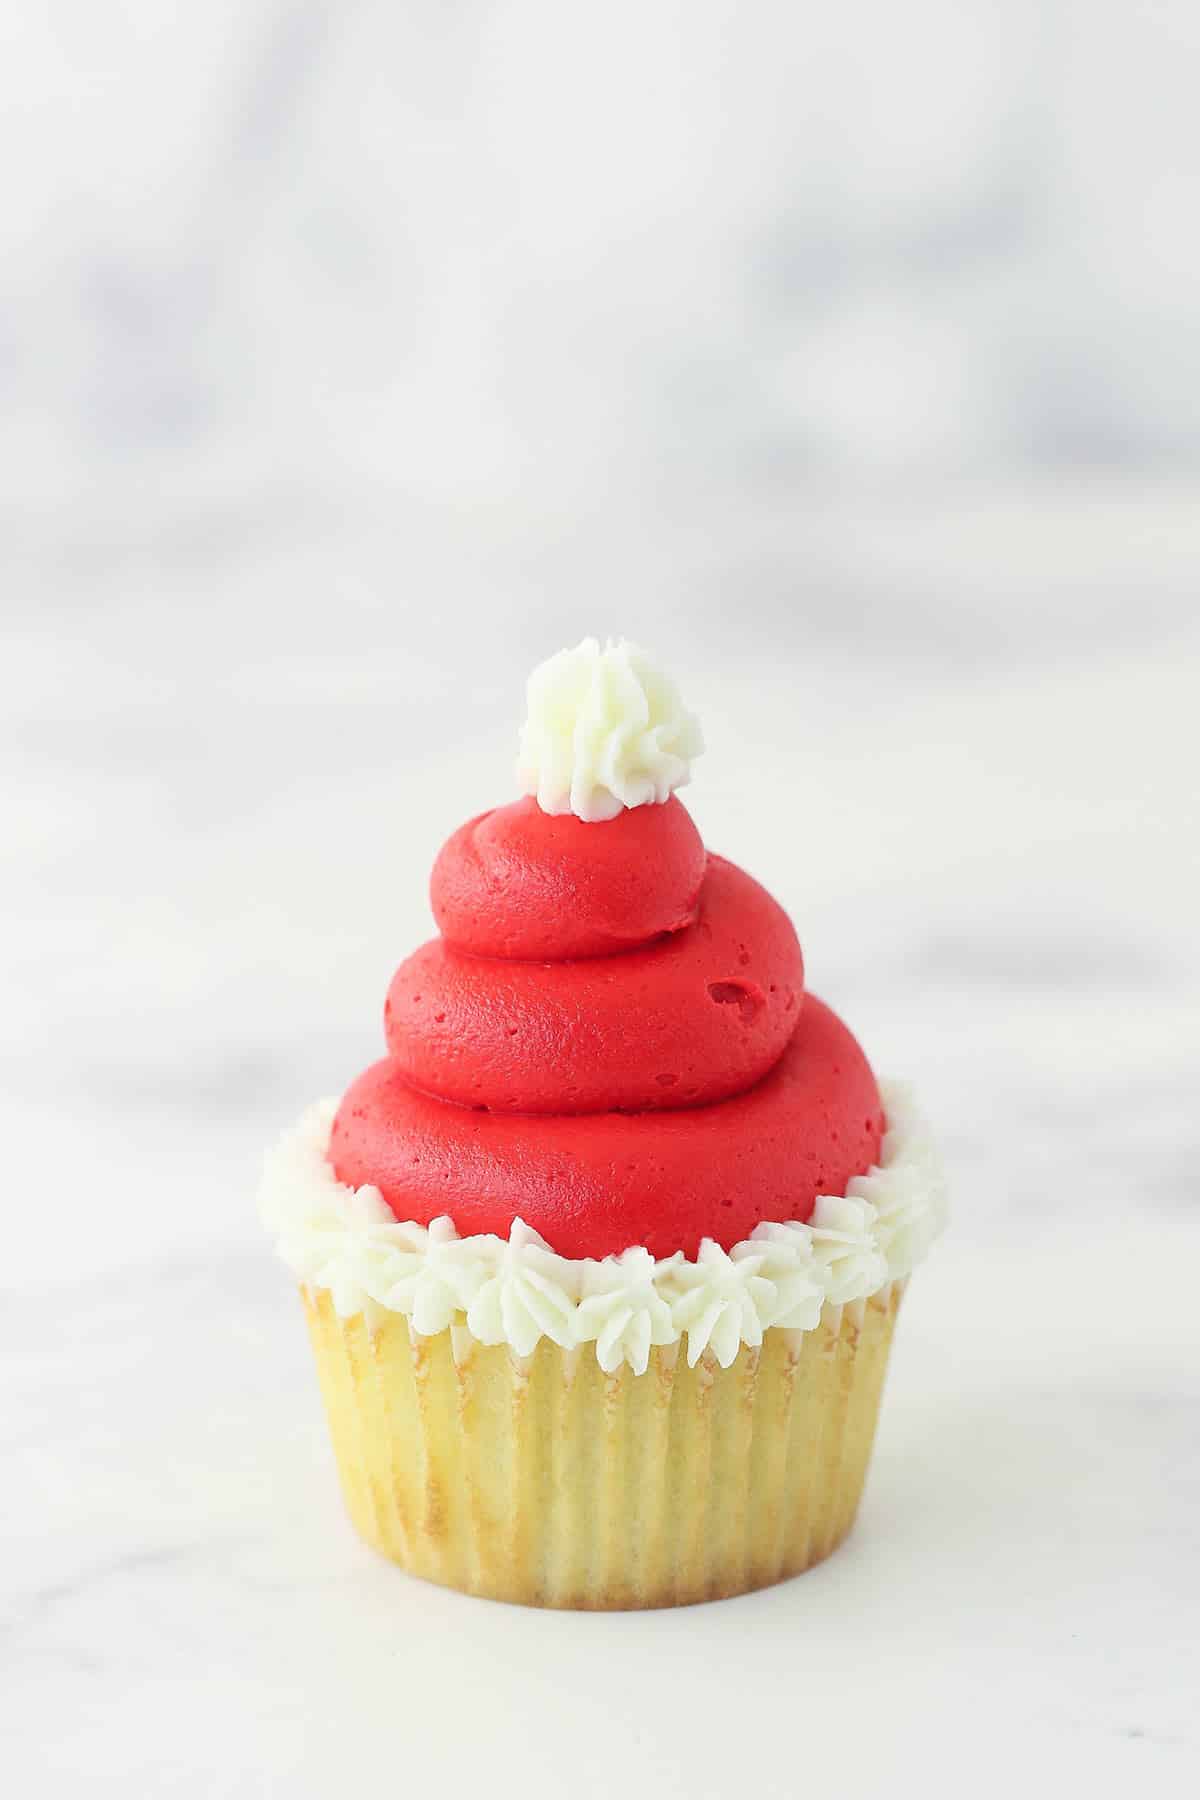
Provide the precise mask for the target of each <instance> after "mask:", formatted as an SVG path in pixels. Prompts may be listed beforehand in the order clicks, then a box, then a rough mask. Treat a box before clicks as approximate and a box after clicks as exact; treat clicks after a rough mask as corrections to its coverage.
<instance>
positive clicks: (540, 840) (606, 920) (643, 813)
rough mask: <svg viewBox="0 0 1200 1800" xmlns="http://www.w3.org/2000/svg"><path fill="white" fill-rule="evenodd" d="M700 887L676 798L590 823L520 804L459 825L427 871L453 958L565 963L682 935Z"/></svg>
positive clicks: (694, 844)
mask: <svg viewBox="0 0 1200 1800" xmlns="http://www.w3.org/2000/svg"><path fill="white" fill-rule="evenodd" d="M703 879H704V845H703V844H702V843H701V841H700V833H699V832H698V831H697V830H696V827H695V826H694V825H693V823H692V821H691V819H690V818H689V816H688V814H687V813H686V812H685V811H684V809H683V807H682V806H681V805H680V804H679V801H678V800H676V799H674V798H672V799H670V800H668V801H667V802H666V803H665V805H663V806H636V807H634V808H633V809H632V811H629V812H623V813H620V814H618V816H617V817H616V818H615V819H609V820H606V821H605V822H604V823H603V824H596V825H585V824H584V822H583V820H582V819H577V818H576V817H575V816H574V814H573V813H566V814H564V815H563V816H561V817H554V818H552V817H551V816H550V815H549V814H547V813H544V812H542V810H541V808H540V807H539V806H538V804H537V801H536V800H533V799H525V800H518V801H516V802H515V803H514V804H513V805H512V806H499V807H497V808H496V810H495V811H494V812H487V813H481V814H480V816H479V818H477V819H470V820H468V822H467V824H465V825H463V826H460V828H459V829H458V830H457V831H456V832H455V833H454V836H453V837H452V838H451V839H450V840H449V841H448V843H446V844H445V845H443V847H442V849H441V851H440V852H439V854H438V859H437V861H436V862H435V863H434V865H433V876H432V879H431V880H430V884H429V897H430V899H431V901H432V902H433V916H434V918H435V919H436V920H437V927H438V930H439V931H440V932H441V934H442V936H443V937H444V938H445V939H446V942H447V943H448V944H453V945H454V947H455V948H456V949H458V950H469V951H471V952H473V953H474V955H476V956H504V957H526V958H529V957H532V958H545V959H549V960H551V961H554V962H561V961H563V960H564V959H565V958H567V957H572V956H604V955H608V954H611V953H612V952H614V951H617V950H628V949H630V948H632V947H633V946H635V945H637V944H645V943H648V942H649V941H650V939H651V938H655V937H659V936H660V935H661V934H662V933H663V932H665V931H681V930H682V929H683V928H684V926H685V925H690V924H691V922H692V920H693V919H694V918H695V916H696V901H697V899H698V897H699V893H700V883H701V881H702V880H703Z"/></svg>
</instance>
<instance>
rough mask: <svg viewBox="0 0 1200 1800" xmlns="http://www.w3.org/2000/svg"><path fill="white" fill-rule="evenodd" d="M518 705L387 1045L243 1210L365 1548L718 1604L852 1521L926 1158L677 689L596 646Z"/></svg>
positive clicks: (554, 665) (618, 648) (475, 1571)
mask: <svg viewBox="0 0 1200 1800" xmlns="http://www.w3.org/2000/svg"><path fill="white" fill-rule="evenodd" d="M528 702H529V711H528V718H527V720H526V723H525V726H524V729H523V731H522V734H521V753H520V761H519V778H520V782H521V786H522V788H523V790H524V797H523V798H521V799H518V800H516V801H515V802H512V803H510V804H507V805H502V806H500V807H497V808H496V809H495V810H493V811H491V812H485V813H481V814H480V815H479V817H477V818H474V819H471V820H470V821H468V823H467V824H465V825H463V826H461V827H460V828H459V829H458V830H457V831H456V832H454V834H453V835H452V836H451V837H450V838H449V840H448V841H447V842H446V844H445V846H444V847H443V849H442V850H441V852H440V854H439V855H438V858H437V861H436V863H435V865H434V869H433V876H432V882H431V899H432V905H433V913H434V917H435V919H436V922H437V926H438V931H439V935H438V936H437V937H436V938H434V939H433V940H432V941H431V942H430V943H428V944H426V945H424V946H423V947H422V948H421V949H419V950H417V951H416V952H415V953H414V954H413V955H412V956H410V957H409V958H408V959H407V961H405V962H403V963H401V965H400V967H399V969H398V970H397V972H396V975H395V977H394V979H393V981H392V984H391V987H390V990H389V992H388V995H387V1001H386V1005H385V1008H384V1031H385V1038H386V1046H387V1054H386V1055H385V1056H384V1057H383V1059H382V1060H381V1061H379V1062H377V1063H375V1064H374V1065H373V1066H372V1067H371V1068H369V1069H368V1070H367V1071H366V1072H365V1074H362V1075H360V1076H359V1077H358V1079H357V1080H356V1081H354V1082H353V1083H352V1085H351V1086H350V1088H349V1089H348V1090H347V1092H346V1094H345V1096H344V1097H343V1098H342V1099H341V1100H340V1101H330V1102H327V1103H325V1104H323V1105H319V1106H317V1107H315V1108H314V1109H313V1110H312V1111H311V1112H309V1113H308V1114H307V1115H306V1116H305V1117H304V1119H303V1120H302V1121H301V1122H300V1124H299V1125H298V1126H297V1127H296V1128H295V1129H294V1130H293V1131H291V1132H289V1133H288V1134H287V1136H286V1137H285V1138H284V1140H283V1142H282V1143H281V1144H280V1146H279V1147H278V1149H277V1150H275V1151H274V1152H273V1153H272V1154H271V1155H270V1156H269V1158H268V1160H267V1167H266V1172H265V1176H264V1182H263V1191H262V1208H263V1213H264V1216H265V1218H266V1219H267V1221H268V1224H269V1226H270V1228H271V1229H272V1231H273V1232H274V1234H275V1236H276V1239H277V1243H278V1248H279V1252H280V1254H281V1256H282V1258H283V1260H284V1262H285V1263H286V1264H287V1265H288V1267H289V1268H290V1269H291V1271H292V1273H293V1275H294V1277H295V1278H296V1280H297V1282H298V1283H299V1287H300V1292H301V1295H302V1297H303V1303H304V1309H305V1312H306V1314H307V1318H308V1325H309V1330H310V1333H311V1337H312V1344H313V1349H314V1352H315V1356H316V1363H317V1372H318V1375H319V1378H320V1383H321V1389H322V1393H323V1396H324V1402H325V1410H326V1413H327V1415H328V1420H329V1429H330V1434H331V1437H332V1440H333V1449H334V1454H335V1457H336V1460H337V1465H338V1469H339V1472H340V1475H341V1481H342V1487H343V1491H344V1494H345V1500H346V1506H347V1509H348V1511H349V1514H350V1517H351V1519H352V1521H353V1523H354V1525H355V1526H356V1528H357V1530H358V1531H359V1532H360V1533H361V1535H362V1536H363V1537H364V1538H365V1539H366V1540H367V1542H368V1543H369V1544H371V1545H373V1546H374V1547H375V1548H376V1549H377V1550H379V1551H381V1552H382V1554H383V1555H384V1556H386V1557H389V1558H391V1559H392V1560H393V1561H394V1562H397V1563H399V1564H401V1565H402V1566H403V1567H404V1568H405V1569H407V1570H408V1571H410V1572H411V1573H412V1574H415V1575H420V1576H423V1577H425V1578H426V1579H428V1580H430V1581H435V1582H440V1583H443V1584H445V1585H448V1586H451V1587H455V1588H460V1589H462V1590H463V1591H465V1592H467V1593H471V1594H479V1595H486V1596H488V1597H490V1598H493V1599H499V1600H510V1601H518V1602H522V1603H525V1604H528V1605H536V1606H557V1607H580V1608H619V1607H652V1606H670V1605H680V1604H684V1603H687V1602H691V1601H698V1600H710V1599H716V1598H719V1597H722V1596H725V1595H731V1594H738V1593H742V1592H745V1591H746V1590H748V1589H751V1588H757V1587H762V1586H765V1585H767V1584H768V1583H770V1582H774V1581H779V1580H781V1579H783V1578H784V1577H787V1576H791V1575H795V1574H798V1573H799V1572H800V1571H801V1570H804V1569H807V1568H810V1567H811V1566H812V1565H813V1564H814V1563H817V1562H820V1561H821V1559H822V1558H823V1557H825V1556H828V1555H829V1553H830V1551H831V1550H833V1549H835V1548H836V1546H837V1545H838V1544H839V1543H840V1542H841V1541H842V1539H843V1538H844V1537H845V1535H846V1533H847V1532H848V1531H849V1530H850V1527H851V1525H852V1524H853V1521H854V1516H855V1512H856V1510H857V1507H858V1503H859V1498H860V1495H861V1493H862V1488H863V1482H864V1479H865V1476H866V1471H867V1464H868V1461H869V1458H870V1453H871V1444H872V1440H873V1437H874V1433H875V1421H876V1415H877V1412H878V1408H879V1399H880V1393H881V1390H882V1386H883V1378H884V1371H885V1369H886V1366H887V1359H888V1353H889V1349H890V1345H891V1340H892V1333H893V1330H894V1328H895V1323H896V1315H897V1312H898V1309H899V1306H900V1300H901V1296H902V1295H903V1293H904V1291H905V1288H906V1285H907V1281H908V1277H909V1273H910V1271H911V1270H912V1268H913V1267H914V1265H915V1264H916V1263H917V1262H918V1261H919V1260H920V1258H921V1257H922V1256H923V1255H924V1253H925V1251H926V1250H927V1249H928V1247H929V1245H930V1244H931V1242H932V1241H933V1239H934V1237H935V1236H936V1235H937V1233H938V1231H939V1229H940V1227H941V1223H942V1216H943V1189H942V1181H941V1176H940V1173H939V1169H938V1164H937V1160H936V1157H935V1154H934V1152H933V1149H932V1147H931V1145H930V1142H929V1139H928V1136H927V1134H926V1132H925V1130H924V1129H923V1127H922V1125H921V1123H920V1121H919V1119H918V1118H917V1116H916V1114H915V1112H914V1110H913V1107H912V1105H911V1103H910V1101H909V1099H908V1098H907V1097H906V1095H905V1093H904V1092H903V1090H902V1089H900V1088H898V1087H893V1086H891V1085H880V1084H877V1082H876V1079H875V1076H874V1075H873V1073H872V1071H871V1068H870V1065H869V1064H868V1062H867V1059H866V1057H865V1056H864V1054H863V1052H862V1050H861V1049H860V1048H859V1046H858V1044H857V1043H856V1041H855V1039H854V1038H853V1037H852V1036H851V1034H850V1032H849V1031H848V1030H847V1028H846V1026H845V1025H843V1024H842V1022H841V1020H840V1019H839V1018H838V1017H837V1015H836V1014H835V1013H834V1012H832V1011H831V1010H830V1008H829V1007H827V1006H825V1005H823V1004H822V1002H821V1001H820V1000H818V999H817V998H816V997H815V996H814V995H812V994H811V993H809V992H807V991H806V987H805V979H804V963H803V957H802V954H801V949H800V944H799V942H798V940H797V937H796V933H795V930H794V929H793V927H792V924H791V922H790V920H789V918H788V916H787V914H786V913H785V912H784V911H783V909H782V908H781V907H780V906H779V905H778V903H777V902H776V901H775V900H774V899H772V897H771V896H770V895H769V894H768V893H767V892H766V891H765V889H763V888H762V887H760V886H759V884H758V883H757V882H755V881H754V880H753V879H752V878H751V877H750V876H749V875H747V874H745V873H743V871H742V870H741V869H739V868H737V867H736V866H735V865H734V864H733V863H730V862H726V861H725V860H723V859H722V858H721V857H719V856H717V855H714V854H712V853H709V852H706V850H705V848H704V845H703V843H702V842H701V839H700V835H699V833H698V831H697V829H696V827H695V825H694V824H693V822H692V820H691V818H690V817H689V815H688V813H687V812H686V811H685V809H684V807H683V805H682V803H681V802H680V801H679V799H678V798H676V791H677V790H678V789H679V788H680V787H682V786H683V785H684V784H685V783H686V782H687V781H688V779H689V775H690V771H691V765H692V762H693V760H694V759H695V757H696V756H697V755H698V754H699V753H700V751H701V749H702V747H703V746H702V739H701V735H700V731H699V728H698V726H697V724H696V721H695V719H694V718H693V717H692V716H691V715H690V714H689V713H688V712H687V711H686V710H685V708H684V706H683V705H682V703H681V700H680V697H679V695H678V693H677V691H676V689H675V687H674V685H673V684H672V683H671V682H670V681H669V680H668V679H667V678H666V677H665V676H664V675H663V674H662V673H661V672H660V671H659V670H658V669H657V668H656V667H655V666H654V664H653V663H652V662H651V661H650V660H649V658H648V657H647V656H646V655H645V654H644V653H643V652H641V651H640V650H638V649H637V648H636V647H635V646H633V645H631V644H627V643H624V642H622V643H618V644H609V645H608V646H606V647H605V648H604V649H601V647H600V646H599V644H598V643H597V642H596V641H595V640H592V639H589V640H586V641H585V642H584V643H582V644H581V645H579V646H578V648H577V649H575V650H572V651H563V652H562V653H561V654H559V655H558V656H554V657H551V658H550V660H549V661H548V662H546V663H544V664H542V666H541V667H540V668H538V669H537V670H535V672H534V674H533V675H532V676H531V678H530V681H529V686H528Z"/></svg>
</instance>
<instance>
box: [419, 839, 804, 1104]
mask: <svg viewBox="0 0 1200 1800" xmlns="http://www.w3.org/2000/svg"><path fill="white" fill-rule="evenodd" d="M640 810H643V811H646V810H649V809H648V808H642V809H640ZM679 810H680V811H681V812H682V808H680V809H679ZM635 816H636V815H635V814H632V813H629V814H626V817H629V818H632V817H635ZM576 823H577V824H578V823H579V821H578V820H576ZM581 829H583V830H589V831H590V830H596V831H599V832H601V833H603V832H604V831H605V830H606V829H607V827H606V826H603V825H601V826H584V827H581ZM803 992H804V964H803V961H802V959H801V955H800V945H799V944H798V943H797V941H796V933H795V931H794V930H793V928H792V922H791V920H790V919H789V918H788V916H787V914H786V913H785V912H784V911H783V908H782V907H780V906H778V905H776V903H775V901H774V900H772V898H771V896H770V894H768V893H767V891H766V889H765V888H761V887H759V885H758V883H757V882H756V881H752V880H751V879H750V877H749V875H744V874H743V873H742V871H741V870H740V869H737V868H735V867H734V865H733V864H732V863H728V862H724V861H722V859H721V858H720V857H716V856H714V857H712V858H711V859H710V861H709V866H708V873H707V875H706V876H705V878H704V883H703V886H702V887H701V890H700V899H699V903H698V912H697V918H696V922H695V924H694V925H693V926H692V927H691V928H690V929H689V930H686V931H677V932H674V933H671V934H669V935H666V936H663V937H660V938H657V939H656V940H655V941H653V942H652V943H651V944H649V945H647V946H646V947H644V948H639V949H636V950H632V951H629V952H627V954H626V955H624V956H593V957H590V958H585V959H579V958H575V959H572V960H571V961H567V962H509V961H501V960H499V959H497V958H495V957H487V958H483V957H478V956H468V955H464V954H463V953H462V952H461V951H459V950H455V949H452V948H451V947H450V945H448V944H446V943H444V942H443V941H442V939H441V938H435V939H434V940H433V942H432V943H429V944H426V945H424V946H423V948H422V949H420V950H418V951H417V953H416V955H415V956H410V957H409V959H408V961H407V962H404V963H401V965H400V967H399V969H398V970H397V972H396V975H395V979H394V980H393V982H392V985H391V990H390V992H389V994H388V999H387V1007H386V1009H385V1013H384V1023H385V1027H386V1031H387V1046H388V1049H389V1051H390V1052H391V1054H392V1056H393V1057H394V1058H395V1062H396V1066H397V1069H398V1070H399V1071H400V1073H401V1074H402V1075H403V1076H404V1077H405V1078H406V1079H407V1080H408V1081H410V1082H411V1083H412V1085H413V1086H414V1087H419V1088H423V1089H424V1090H425V1091H426V1092H427V1093H431V1094H438V1095H440V1096H441V1097H442V1098H443V1099H445V1100H457V1101H459V1102H461V1103H462V1104H463V1105H466V1106H470V1105H473V1104H475V1103H476V1102H478V1101H483V1102H485V1103H486V1105H488V1106H489V1107H491V1109H492V1111H493V1112H536V1113H594V1112H612V1111H616V1110H622V1111H641V1110H644V1109H655V1110H661V1109H662V1108H665V1107H677V1106H689V1105H697V1104H703V1103H705V1102H707V1101H711V1100H725V1099H727V1098H728V1097H729V1096H730V1095H731V1094H740V1093H742V1092H743V1090H744V1089H746V1088H748V1087H750V1086H751V1085H752V1084H753V1083H754V1082H756V1081H759V1080H761V1078H762V1077H763V1076H764V1075H765V1074H766V1073H767V1071H768V1070H769V1069H771V1068H772V1067H773V1066H774V1065H775V1063H776V1062H777V1061H778V1060H779V1058H780V1056H781V1055H782V1054H783V1051H784V1048H785V1046H786V1044H787V1041H788V1039H789V1037H790V1036H791V1035H792V1032H793V1030H794V1029H795V1025H796V1019H797V1010H796V1009H797V1006H798V1005H799V1002H800V998H801V995H802V994H803Z"/></svg>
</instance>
